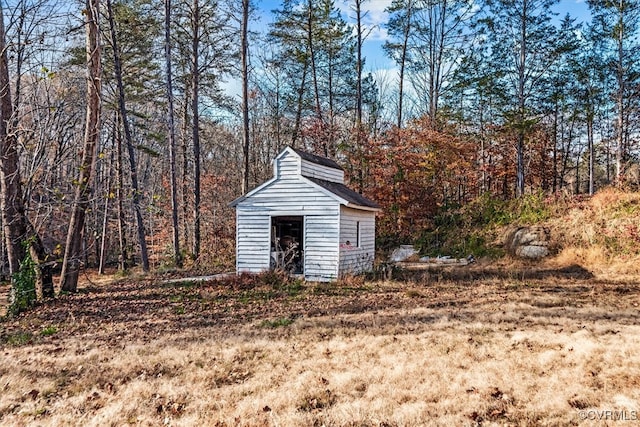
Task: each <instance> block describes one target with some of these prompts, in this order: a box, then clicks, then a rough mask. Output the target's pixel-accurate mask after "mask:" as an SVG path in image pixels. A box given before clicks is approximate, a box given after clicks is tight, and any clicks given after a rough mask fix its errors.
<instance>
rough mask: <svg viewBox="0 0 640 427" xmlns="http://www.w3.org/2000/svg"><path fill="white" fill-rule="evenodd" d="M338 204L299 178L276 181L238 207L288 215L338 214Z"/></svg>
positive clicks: (268, 213)
mask: <svg viewBox="0 0 640 427" xmlns="http://www.w3.org/2000/svg"><path fill="white" fill-rule="evenodd" d="M338 206H339V205H338V202H337V201H335V200H334V199H333V198H331V197H329V196H328V195H326V194H325V193H323V192H321V191H319V190H317V189H316V188H315V187H313V186H312V185H311V184H309V183H308V182H306V181H303V180H301V179H297V178H283V179H280V180H278V181H274V182H272V183H271V184H270V185H268V186H266V187H264V188H263V189H261V190H260V191H259V192H257V193H255V194H253V195H252V196H251V197H248V198H246V199H245V200H243V201H241V202H240V203H238V208H241V209H245V210H246V209H252V210H256V211H258V210H259V211H260V212H262V213H263V214H266V215H274V212H275V211H280V212H290V213H287V214H286V215H305V214H306V212H308V211H309V212H314V213H316V214H317V213H319V212H320V213H321V212H327V213H328V214H332V215H338ZM275 215H284V214H283V213H280V214H275Z"/></svg>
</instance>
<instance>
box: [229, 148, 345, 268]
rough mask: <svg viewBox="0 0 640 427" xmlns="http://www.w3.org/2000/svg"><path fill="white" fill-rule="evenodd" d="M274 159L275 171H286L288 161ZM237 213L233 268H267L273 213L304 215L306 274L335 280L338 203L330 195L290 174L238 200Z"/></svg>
mask: <svg viewBox="0 0 640 427" xmlns="http://www.w3.org/2000/svg"><path fill="white" fill-rule="evenodd" d="M279 160H282V162H281V163H279V164H278V171H279V173H282V172H285V171H287V170H290V167H291V162H290V161H289V160H290V159H284V158H283V159H279ZM236 212H237V223H236V224H237V225H236V233H237V243H236V265H237V271H238V272H251V273H258V272H260V271H264V270H267V269H268V268H269V260H270V256H271V245H270V236H271V217H272V216H303V217H304V218H305V223H304V234H305V241H304V243H303V245H304V246H303V249H304V260H305V266H304V271H305V278H306V279H308V280H318V281H325V280H332V279H335V278H336V276H337V273H338V237H339V217H340V215H339V212H340V205H339V203H338V202H337V201H335V200H334V199H333V198H331V197H329V196H328V195H326V194H324V193H322V192H321V191H319V190H318V189H316V188H315V187H313V186H312V185H310V184H309V183H308V182H307V181H304V180H302V179H299V178H298V177H296V176H294V175H284V176H283V175H281V179H279V180H277V181H274V182H272V183H271V184H269V185H267V186H266V187H264V188H262V189H261V190H260V191H259V192H257V193H255V194H253V195H251V196H250V197H247V198H246V199H244V200H242V201H241V202H239V203H238V205H237V207H236Z"/></svg>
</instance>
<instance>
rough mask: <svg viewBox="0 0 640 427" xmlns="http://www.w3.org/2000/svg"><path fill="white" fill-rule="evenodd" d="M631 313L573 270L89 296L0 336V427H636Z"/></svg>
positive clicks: (270, 281) (143, 284)
mask: <svg viewBox="0 0 640 427" xmlns="http://www.w3.org/2000/svg"><path fill="white" fill-rule="evenodd" d="M507 272H508V273H507ZM639 304H640V282H639V281H638V280H636V279H634V278H633V277H626V278H620V279H619V280H615V281H614V280H610V279H608V280H603V279H601V278H599V276H598V275H596V276H594V275H592V274H591V273H590V272H589V271H587V270H585V269H583V268H581V267H579V266H576V265H574V266H569V267H565V268H560V267H553V266H550V265H547V266H539V267H535V268H534V267H531V266H526V265H521V266H517V267H514V266H503V267H500V266H495V267H488V266H476V267H463V268H461V269H459V270H451V271H439V272H426V273H425V272H421V273H420V274H419V275H417V276H413V277H412V276H407V277H404V278H403V279H402V280H398V281H389V282H365V281H363V280H362V279H351V280H346V281H343V282H341V283H338V284H332V285H318V284H302V283H299V282H294V281H282V278H281V277H277V276H274V275H266V276H262V277H260V278H259V279H257V280H256V279H251V278H248V277H239V278H233V279H230V280H226V281H217V282H204V283H199V282H188V281H187V282H182V283H172V284H167V283H165V282H163V281H162V280H161V279H159V278H155V279H149V278H147V279H142V280H121V281H117V282H113V283H108V282H106V283H102V284H93V285H87V286H85V287H84V288H83V289H82V291H81V292H80V293H79V294H77V295H68V296H63V297H60V298H58V299H57V300H56V301H55V302H54V303H53V304H49V305H46V306H40V307H38V308H36V309H35V310H34V311H32V312H30V313H27V314H24V315H21V316H19V317H18V318H15V319H6V320H4V321H3V322H2V323H0V327H1V328H2V331H1V332H0V355H1V359H0V360H1V362H0V425H7V426H26V425H38V426H61V425H73V426H76V425H77V426H110V425H112V426H122V425H142V426H157V425H172V426H263V425H264V426H314V425H315V426H323V425H324V426H422V425H428V426H432V425H434V426H438V425H440V426H453V425H459V426H464V425H470V426H471V425H500V426H502V425H531V426H538V425H550V426H564V425H636V424H637V423H638V421H637V419H640V412H638V411H640V351H639V350H638V346H639V343H640V307H639Z"/></svg>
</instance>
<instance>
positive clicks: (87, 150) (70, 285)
mask: <svg viewBox="0 0 640 427" xmlns="http://www.w3.org/2000/svg"><path fill="white" fill-rule="evenodd" d="M99 8H100V0H87V2H86V10H85V13H86V14H87V17H86V18H87V24H86V28H87V43H86V51H87V118H86V125H85V133H84V149H83V153H82V160H81V166H80V178H79V179H78V184H77V186H76V193H75V199H74V204H73V208H72V211H71V218H70V219H69V231H68V234H67V241H66V246H65V252H64V261H63V263H62V273H61V274H60V288H61V289H62V290H63V291H66V292H76V290H77V286H78V273H79V269H80V259H81V255H82V232H83V230H84V221H85V213H86V209H87V206H88V205H89V195H90V193H91V187H90V183H91V173H92V170H93V166H94V163H95V159H96V148H97V146H98V141H99V138H100V107H101V105H100V95H101V89H102V88H101V61H100V50H101V49H100V28H99V25H98V19H99Z"/></svg>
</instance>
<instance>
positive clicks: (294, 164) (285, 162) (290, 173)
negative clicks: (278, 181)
mask: <svg viewBox="0 0 640 427" xmlns="http://www.w3.org/2000/svg"><path fill="white" fill-rule="evenodd" d="M300 161H301V159H300V156H298V155H297V154H295V153H294V152H292V151H289V150H285V151H283V152H282V154H281V155H280V156H278V157H276V160H275V168H276V173H277V175H276V177H277V178H292V177H297V176H299V175H300Z"/></svg>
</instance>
